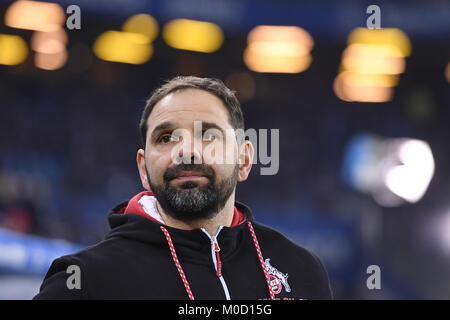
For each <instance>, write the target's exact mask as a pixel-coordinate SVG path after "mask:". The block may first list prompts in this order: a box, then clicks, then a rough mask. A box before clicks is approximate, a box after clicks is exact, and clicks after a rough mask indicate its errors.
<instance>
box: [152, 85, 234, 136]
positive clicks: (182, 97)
mask: <svg viewBox="0 0 450 320" xmlns="http://www.w3.org/2000/svg"><path fill="white" fill-rule="evenodd" d="M228 115H229V114H228V110H227V108H226V107H225V105H224V104H223V102H222V100H221V99H220V98H218V97H217V96H215V95H214V94H212V93H210V92H207V91H204V90H200V89H183V90H180V91H176V92H172V93H170V94H168V95H167V96H165V97H164V98H162V99H161V100H160V101H158V103H157V104H156V105H155V106H154V107H153V110H152V112H151V113H150V116H149V117H148V120H147V127H148V129H149V131H151V130H152V128H154V127H155V126H157V125H158V124H160V123H162V122H165V121H170V122H173V123H176V124H179V125H189V123H191V124H192V125H193V122H194V121H195V120H201V121H208V122H214V123H216V124H218V125H220V126H221V127H222V128H224V129H227V128H231V125H230V124H229V121H228V118H229V116H228Z"/></svg>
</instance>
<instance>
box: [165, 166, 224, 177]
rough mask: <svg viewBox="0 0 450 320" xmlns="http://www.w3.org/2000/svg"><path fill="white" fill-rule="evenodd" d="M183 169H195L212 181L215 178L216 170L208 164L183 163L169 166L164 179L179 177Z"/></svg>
mask: <svg viewBox="0 0 450 320" xmlns="http://www.w3.org/2000/svg"><path fill="white" fill-rule="evenodd" d="M183 171H195V172H198V173H200V174H202V175H204V176H205V177H207V178H209V179H210V180H211V181H213V180H214V177H215V173H214V170H213V169H212V168H211V167H210V166H208V165H206V164H185V163H181V164H179V165H176V166H173V167H169V168H167V170H166V172H164V175H163V179H164V181H166V182H168V181H170V180H172V179H174V178H176V177H177V175H178V174H179V173H180V172H183Z"/></svg>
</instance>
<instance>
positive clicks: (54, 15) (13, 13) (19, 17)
mask: <svg viewBox="0 0 450 320" xmlns="http://www.w3.org/2000/svg"><path fill="white" fill-rule="evenodd" d="M65 19H66V16H65V13H64V10H63V9H62V8H61V6H60V5H59V4H56V3H51V2H40V1H27V0H19V1H16V2H13V3H12V4H11V5H10V6H9V7H8V9H7V10H6V13H5V24H6V25H7V26H9V27H12V28H18V29H27V30H39V31H49V30H52V29H55V28H58V27H61V26H62V25H63V24H64V22H65Z"/></svg>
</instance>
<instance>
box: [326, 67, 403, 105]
mask: <svg viewBox="0 0 450 320" xmlns="http://www.w3.org/2000/svg"><path fill="white" fill-rule="evenodd" d="M375 77H376V76H375ZM368 79H369V78H366V81H368V82H367V83H366V84H367V85H363V84H364V83H356V85H355V83H354V82H353V80H355V79H351V78H349V76H348V73H346V72H342V73H340V74H338V76H337V77H336V78H335V80H334V83H333V90H334V93H335V94H336V96H337V97H338V98H339V99H341V100H343V101H347V102H375V103H381V102H387V101H390V100H392V97H393V95H394V90H393V89H392V87H391V86H377V84H383V82H382V81H380V80H377V79H376V78H374V79H372V80H368ZM377 81H379V82H380V83H377Z"/></svg>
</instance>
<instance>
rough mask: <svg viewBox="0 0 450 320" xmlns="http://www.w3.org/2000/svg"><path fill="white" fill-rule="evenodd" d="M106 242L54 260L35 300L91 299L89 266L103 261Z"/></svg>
mask: <svg viewBox="0 0 450 320" xmlns="http://www.w3.org/2000/svg"><path fill="white" fill-rule="evenodd" d="M105 246H108V244H106V243H105V241H101V242H99V243H97V244H95V245H92V246H89V247H86V248H84V249H82V250H80V251H78V252H76V253H73V254H69V255H64V256H61V257H59V258H57V259H55V260H53V262H52V264H51V265H50V268H49V269H48V271H47V273H46V275H45V277H44V280H43V282H42V284H41V287H40V289H39V293H38V294H37V295H36V296H35V297H34V298H33V299H34V300H37V299H42V300H64V299H71V300H72V299H75V300H76V299H87V298H89V290H88V280H87V279H88V278H89V266H90V265H92V264H93V263H94V261H96V260H97V261H102V253H104V252H105V250H104V247H105ZM96 257H97V259H96Z"/></svg>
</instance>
